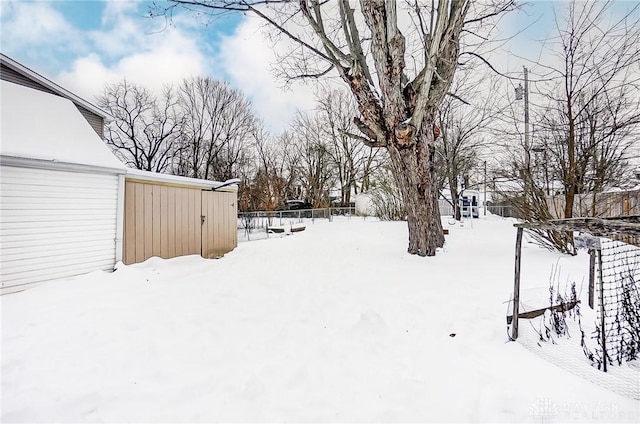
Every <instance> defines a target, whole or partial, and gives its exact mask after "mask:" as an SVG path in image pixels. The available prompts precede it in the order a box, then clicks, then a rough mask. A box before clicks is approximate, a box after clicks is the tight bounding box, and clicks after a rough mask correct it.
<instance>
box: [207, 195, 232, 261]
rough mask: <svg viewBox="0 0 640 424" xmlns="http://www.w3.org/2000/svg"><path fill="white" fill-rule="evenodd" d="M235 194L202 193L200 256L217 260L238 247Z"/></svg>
mask: <svg viewBox="0 0 640 424" xmlns="http://www.w3.org/2000/svg"><path fill="white" fill-rule="evenodd" d="M237 222H238V206H237V204H236V193H227V192H223V191H214V192H212V191H204V190H203V191H202V256H203V257H204V258H207V259H212V258H218V257H220V256H222V255H224V254H225V253H227V252H230V251H231V250H233V249H235V248H236V246H238V230H237V228H238V225H237Z"/></svg>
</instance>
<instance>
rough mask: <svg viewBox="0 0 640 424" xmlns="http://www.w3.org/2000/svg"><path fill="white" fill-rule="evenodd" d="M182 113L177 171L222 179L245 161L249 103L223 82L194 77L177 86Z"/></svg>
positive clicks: (252, 118)
mask: <svg viewBox="0 0 640 424" xmlns="http://www.w3.org/2000/svg"><path fill="white" fill-rule="evenodd" d="M179 95H180V107H181V112H182V114H183V116H184V122H185V124H184V129H183V131H182V136H181V141H182V144H183V146H184V149H183V150H182V151H181V153H182V154H181V155H180V158H179V160H178V169H179V171H178V172H179V173H181V174H184V175H187V176H190V177H195V178H204V179H218V180H221V181H224V180H226V179H229V178H232V177H235V176H236V168H237V167H238V166H239V165H240V164H241V163H242V162H243V161H246V160H247V155H248V146H250V144H251V143H250V137H251V135H252V134H253V132H254V131H255V125H256V119H255V115H254V113H253V111H252V109H251V104H250V102H249V101H248V100H247V99H246V97H245V96H244V95H243V94H242V93H241V92H240V91H239V90H235V89H232V88H231V87H229V84H228V83H226V82H220V81H216V80H213V79H211V78H209V77H194V78H191V79H188V80H184V81H183V82H182V84H181V85H180V89H179Z"/></svg>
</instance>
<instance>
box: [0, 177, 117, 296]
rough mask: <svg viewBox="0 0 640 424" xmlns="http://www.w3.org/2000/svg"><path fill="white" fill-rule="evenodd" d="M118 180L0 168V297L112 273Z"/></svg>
mask: <svg viewBox="0 0 640 424" xmlns="http://www.w3.org/2000/svg"><path fill="white" fill-rule="evenodd" d="M117 206H118V176H117V175H115V174H113V175H109V174H100V173H89V172H86V173H85V172H70V171H62V170H51V169H36V168H26V167H25V168H23V167H17V166H2V167H1V169H0V272H1V277H2V278H1V279H2V293H9V292H12V291H18V290H22V289H24V288H27V287H28V286H29V285H32V284H36V283H40V282H44V281H47V280H51V279H56V278H62V277H68V276H73V275H78V274H82V273H86V272H90V271H95V270H98V269H101V270H110V269H113V266H114V262H115V257H116V254H115V249H116V238H117V237H116V224H117V222H116V220H117V219H116V217H117Z"/></svg>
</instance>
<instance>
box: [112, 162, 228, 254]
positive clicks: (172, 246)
mask: <svg viewBox="0 0 640 424" xmlns="http://www.w3.org/2000/svg"><path fill="white" fill-rule="evenodd" d="M237 193H238V191H237V186H235V185H229V186H223V184H222V183H219V182H214V181H207V180H200V179H195V178H186V177H178V176H174V175H164V174H156V173H152V172H146V171H139V170H130V171H129V172H127V175H126V179H125V206H124V209H125V214H124V253H123V262H124V263H125V264H133V263H137V262H142V261H144V260H146V259H148V258H150V257H152V256H158V257H161V258H165V259H167V258H173V257H176V256H182V255H201V256H202V257H204V258H218V257H221V256H223V255H224V254H225V253H227V252H229V251H231V250H233V249H235V248H236V246H237V245H238V233H237V215H238V206H237Z"/></svg>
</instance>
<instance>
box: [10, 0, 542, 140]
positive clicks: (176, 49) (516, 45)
mask: <svg viewBox="0 0 640 424" xmlns="http://www.w3.org/2000/svg"><path fill="white" fill-rule="evenodd" d="M156 3H157V4H161V5H162V4H163V1H156ZM552 5H553V3H552V2H540V1H537V2H533V4H532V6H530V7H528V8H527V9H526V10H525V11H523V12H520V13H516V14H513V15H511V16H509V17H508V18H506V19H504V20H503V22H502V23H501V28H502V29H501V34H500V35H501V36H503V37H507V36H510V35H513V34H516V33H517V32H518V30H519V29H521V28H527V29H526V30H525V31H524V32H523V33H521V34H519V35H518V36H517V37H516V39H514V40H512V41H510V45H509V46H507V47H505V48H510V49H512V50H517V51H519V52H520V53H521V54H524V55H530V57H531V58H532V59H534V58H535V54H536V52H537V51H539V49H538V48H537V47H536V46H537V44H536V40H539V39H544V37H545V36H546V35H548V34H549V33H550V32H551V31H552V30H553V24H552V22H553V14H552V13H551V11H552ZM150 6H151V2H148V1H129V0H111V1H93V0H85V1H79V0H77V1H7V0H0V12H1V22H0V24H1V39H0V46H1V50H2V53H4V54H6V55H8V56H10V57H12V58H13V59H15V60H17V61H19V62H20V63H22V64H24V65H25V66H27V67H29V68H31V69H32V70H34V71H36V72H38V73H40V74H42V75H44V76H46V77H47V78H49V79H51V80H53V81H55V82H56V83H58V84H60V85H62V86H64V87H65V88H67V89H69V90H70V91H72V92H74V93H76V94H78V95H80V96H82V97H84V98H86V99H87V100H90V101H95V97H96V96H97V95H98V94H100V92H101V91H102V88H103V87H104V84H105V83H113V82H115V81H119V80H121V79H122V78H124V77H126V78H127V79H128V80H129V81H133V82H136V83H140V84H143V85H145V86H146V87H149V88H151V89H160V88H161V87H162V86H163V84H168V83H177V82H179V81H180V80H181V79H182V78H185V77H189V76H192V75H209V76H211V77H213V78H216V79H220V80H226V81H228V82H230V83H231V85H232V86H234V87H236V88H239V89H241V90H242V91H243V92H244V93H245V94H246V95H247V96H248V97H249V98H250V99H251V100H252V102H253V105H254V107H255V109H256V112H257V113H258V115H259V116H260V117H261V118H262V119H263V120H264V121H265V123H266V124H267V126H268V128H270V129H272V130H274V131H279V130H281V129H283V128H284V127H285V126H286V124H287V122H288V120H289V119H290V118H291V116H292V115H293V114H294V112H295V110H296V108H301V109H310V108H312V107H313V103H314V102H313V91H314V88H313V87H312V86H302V85H297V86H293V87H291V88H290V89H289V90H286V91H284V90H283V89H282V88H281V87H282V85H283V84H282V81H279V80H276V79H275V78H274V77H273V75H272V71H271V69H272V65H273V63H274V54H273V53H272V45H271V43H270V42H269V41H267V40H266V39H265V38H264V37H263V36H262V35H261V33H260V31H259V29H258V27H259V24H258V22H256V20H255V19H250V18H247V17H244V16H242V15H235V16H228V17H226V18H224V19H218V20H215V21H213V22H205V21H204V20H203V19H199V18H198V17H196V16H194V15H193V14H187V13H183V12H181V13H177V14H175V15H174V18H173V20H172V21H171V22H167V21H166V20H165V19H163V18H154V19H150V18H149V17H148V16H149V11H150ZM496 63H497V64H498V65H499V66H500V67H502V70H505V71H506V70H512V71H517V70H518V69H520V70H521V69H522V60H521V59H518V58H512V57H510V56H508V55H506V54H499V55H496Z"/></svg>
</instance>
